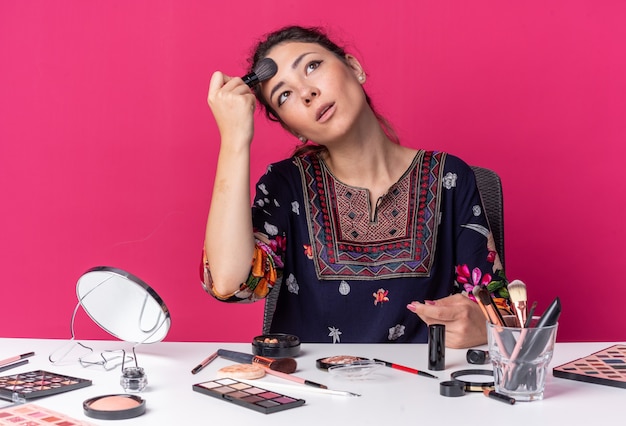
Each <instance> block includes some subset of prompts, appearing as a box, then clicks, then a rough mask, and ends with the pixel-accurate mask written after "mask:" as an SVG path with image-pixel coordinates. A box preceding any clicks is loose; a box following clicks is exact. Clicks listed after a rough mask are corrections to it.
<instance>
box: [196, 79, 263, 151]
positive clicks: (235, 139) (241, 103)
mask: <svg viewBox="0 0 626 426" xmlns="http://www.w3.org/2000/svg"><path fill="white" fill-rule="evenodd" d="M207 103H208V104H209V107H210V108H211V111H212V112H213V117H214V118H215V121H216V123H217V127H218V129H219V131H220V136H221V138H222V144H224V143H235V144H237V143H241V144H247V146H249V145H250V142H251V141H252V136H253V135H254V108H255V105H256V98H255V96H254V93H253V92H252V90H251V89H250V88H249V87H248V86H247V85H246V84H245V83H244V82H243V80H242V79H241V78H239V77H230V76H227V75H226V74H224V73H222V72H220V71H216V72H214V73H213V75H212V76H211V82H210V83H209V94H208V96H207Z"/></svg>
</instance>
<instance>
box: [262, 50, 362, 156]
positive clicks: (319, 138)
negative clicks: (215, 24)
mask: <svg viewBox="0 0 626 426" xmlns="http://www.w3.org/2000/svg"><path fill="white" fill-rule="evenodd" d="M267 57H269V58H271V59H273V60H274V62H276V65H277V66H278V71H277V73H276V75H274V77H272V78H271V79H269V80H267V81H265V82H263V83H262V86H261V90H262V94H263V96H264V97H265V99H266V100H267V101H268V103H269V104H270V105H271V107H272V109H273V110H274V111H275V112H276V113H277V114H278V116H279V117H280V119H281V120H282V122H283V124H284V126H285V127H287V129H288V130H290V131H291V132H292V133H294V134H296V135H297V136H304V137H305V138H307V139H309V140H312V141H314V142H317V143H320V144H325V143H326V142H329V141H332V140H336V139H339V138H341V137H343V136H345V135H346V134H347V133H348V132H349V131H350V130H351V129H352V127H353V126H354V125H355V123H356V121H357V119H358V117H359V115H360V114H361V112H362V111H363V109H364V107H365V106H366V105H367V102H366V100H365V93H364V91H363V89H362V87H361V83H359V80H358V77H359V76H360V75H364V74H363V70H362V68H361V65H360V64H359V62H358V61H357V60H356V59H355V58H354V57H352V56H350V55H348V56H347V57H346V59H345V61H344V60H342V59H341V58H339V57H337V55H335V54H334V53H332V52H330V51H329V50H327V49H325V48H323V47H322V46H320V45H318V44H315V43H299V42H290V43H283V44H279V45H276V46H274V47H273V48H272V49H271V50H270V51H269V53H268V55H267Z"/></svg>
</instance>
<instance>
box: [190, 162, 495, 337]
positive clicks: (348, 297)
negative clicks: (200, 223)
mask: <svg viewBox="0 0 626 426" xmlns="http://www.w3.org/2000/svg"><path fill="white" fill-rule="evenodd" d="M252 217H253V226H254V230H255V236H256V237H257V247H256V250H255V258H254V260H253V266H252V271H251V274H250V278H249V279H248V281H247V282H246V283H243V284H242V285H241V287H240V289H239V291H237V292H235V293H233V294H230V295H219V294H216V292H215V291H214V290H213V287H212V281H211V276H210V269H209V265H208V264H207V263H206V260H205V262H204V265H203V266H204V267H203V268H202V270H203V277H202V278H203V283H204V285H205V288H206V289H207V291H208V292H209V293H211V294H212V295H213V296H214V297H216V298H218V299H220V300H224V301H230V302H236V301H255V300H259V299H261V298H263V297H265V296H266V295H267V294H268V292H269V291H272V290H278V288H279V290H278V291H280V293H279V296H278V301H277V305H276V311H275V313H274V316H273V320H272V325H271V332H272V333H290V334H295V335H296V336H298V337H299V338H300V339H301V341H303V342H322V343H330V342H332V343H339V342H346V343H348V342H349V343H357V342H367V343H378V342H397V343H407V342H415V343H418V342H419V343H424V342H427V340H428V334H427V332H428V328H427V327H426V325H425V324H424V322H423V321H422V320H421V319H420V318H419V317H418V316H417V315H415V314H414V313H413V312H411V311H409V310H408V309H407V308H406V306H407V304H409V303H411V302H412V301H420V302H424V301H425V300H436V299H439V298H442V297H445V296H449V295H450V294H453V293H458V292H467V293H468V296H470V297H471V298H473V295H472V293H471V290H472V288H473V287H474V285H478V284H487V283H489V282H490V281H491V279H492V278H491V277H492V274H493V273H494V272H496V271H497V270H499V269H501V265H500V261H499V259H498V257H497V254H496V252H495V244H494V242H493V238H492V236H491V232H490V231H489V227H488V224H487V219H486V216H485V213H484V212H483V207H482V203H481V200H480V195H479V193H478V189H477V187H476V181H475V177H474V174H473V172H472V170H471V168H470V167H469V166H468V165H467V164H466V163H465V162H463V161H462V160H460V159H459V158H457V157H455V156H452V155H449V154H446V153H443V152H433V151H419V152H418V153H417V154H416V155H415V158H414V160H413V162H412V164H411V166H410V167H409V168H408V169H407V170H406V172H405V173H404V174H403V175H402V177H401V178H400V179H399V180H398V181H397V182H396V183H395V184H393V185H392V186H391V187H390V188H389V190H388V192H387V193H386V194H385V195H383V196H382V197H381V198H380V199H379V200H377V202H376V203H375V208H374V210H373V211H372V208H371V203H370V200H369V192H368V190H367V189H364V188H358V187H353V186H350V185H346V184H344V183H342V182H341V181H339V180H338V179H336V178H335V177H334V176H333V174H332V173H331V171H330V170H329V169H328V167H327V166H326V164H325V163H324V161H323V159H321V158H320V157H319V156H318V154H308V155H305V156H302V157H293V158H290V159H287V160H283V161H281V162H278V163H275V164H272V165H270V166H269V167H268V169H267V172H266V173H265V175H264V176H263V177H262V178H261V179H260V180H259V182H258V184H257V186H256V196H255V199H254V204H253V206H252ZM274 287H277V288H276V289H275V288H274Z"/></svg>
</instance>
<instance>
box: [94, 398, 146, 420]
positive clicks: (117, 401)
mask: <svg viewBox="0 0 626 426" xmlns="http://www.w3.org/2000/svg"><path fill="white" fill-rule="evenodd" d="M83 410H84V412H85V415H87V416H89V417H92V418H94V419H101V420H122V419H130V418H133V417H137V416H141V415H142V414H143V413H145V412H146V402H145V401H144V400H143V399H142V398H141V397H139V396H137V395H125V394H121V395H102V396H97V397H95V398H91V399H88V400H86V401H85V402H83Z"/></svg>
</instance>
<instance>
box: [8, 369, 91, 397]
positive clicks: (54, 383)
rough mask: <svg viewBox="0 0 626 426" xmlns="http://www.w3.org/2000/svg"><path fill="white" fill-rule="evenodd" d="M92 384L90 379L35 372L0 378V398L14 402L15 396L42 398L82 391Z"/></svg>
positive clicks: (40, 371)
mask: <svg viewBox="0 0 626 426" xmlns="http://www.w3.org/2000/svg"><path fill="white" fill-rule="evenodd" d="M91 384H92V382H91V380H88V379H81V378H77V377H70V376H65V375H63V374H56V373H52V372H49V371H44V370H35V371H29V372H26V373H21V374H13V375H9V376H3V377H0V398H2V399H7V400H9V401H12V400H13V397H14V394H16V395H15V396H17V397H19V398H24V399H31V398H40V397H43V396H48V395H54V394H57V393H61V392H67V391H71V390H74V389H80V388H83V387H86V386H90V385H91Z"/></svg>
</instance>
